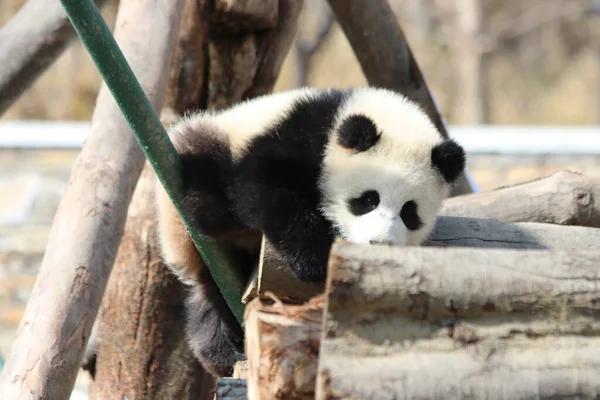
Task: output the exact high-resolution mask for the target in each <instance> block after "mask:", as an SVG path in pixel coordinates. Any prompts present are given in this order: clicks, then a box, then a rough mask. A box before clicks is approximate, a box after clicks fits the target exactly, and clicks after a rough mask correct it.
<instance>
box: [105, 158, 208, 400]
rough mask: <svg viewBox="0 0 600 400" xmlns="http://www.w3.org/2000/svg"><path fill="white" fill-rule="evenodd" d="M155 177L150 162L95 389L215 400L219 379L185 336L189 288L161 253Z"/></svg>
mask: <svg viewBox="0 0 600 400" xmlns="http://www.w3.org/2000/svg"><path fill="white" fill-rule="evenodd" d="M155 179H156V178H155V175H154V172H153V171H152V168H151V167H150V165H149V164H148V163H146V166H145V167H144V170H143V172H142V176H141V177H140V180H139V182H138V184H137V187H136V190H135V193H134V195H133V199H132V202H131V206H130V207H129V212H128V216H127V222H126V224H125V232H124V235H123V239H122V240H121V245H120V247H119V252H118V254H117V258H116V261H115V266H114V268H113V271H112V274H111V276H110V280H109V282H108V286H107V289H106V293H105V295H104V298H103V302H102V307H101V309H100V314H99V316H98V334H99V337H100V338H101V339H102V340H101V342H100V344H99V346H98V349H97V352H96V354H97V356H96V357H97V359H96V375H95V391H96V393H97V396H98V398H100V399H106V400H110V399H122V398H130V399H178V400H185V399H189V400H203V399H204V400H210V399H212V398H213V395H212V391H213V389H214V383H215V382H214V379H213V378H212V377H211V376H210V375H209V374H208V373H207V372H206V371H205V370H204V369H203V368H202V367H201V365H200V363H199V362H198V361H197V360H196V359H195V358H194V356H193V354H192V352H191V350H190V348H189V346H188V344H187V340H186V337H185V324H184V322H185V315H184V312H183V307H184V301H185V300H184V299H185V293H186V292H185V289H184V287H183V286H182V284H181V283H180V282H179V281H178V280H177V278H176V277H175V276H174V275H173V274H172V273H171V272H170V271H169V269H168V267H167V266H166V265H165V264H164V263H162V260H161V258H160V253H159V248H158V243H157V234H156V221H155V215H154V204H153V197H152V190H153V188H154V181H155ZM123 366H127V367H126V368H123Z"/></svg>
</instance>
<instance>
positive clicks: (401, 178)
mask: <svg viewBox="0 0 600 400" xmlns="http://www.w3.org/2000/svg"><path fill="white" fill-rule="evenodd" d="M333 129H334V132H333V134H332V135H331V139H330V141H329V143H328V145H327V148H326V151H325V155H324V160H323V174H322V175H321V179H320V182H319V184H320V189H321V192H322V193H323V203H322V211H323V213H324V215H325V217H326V218H327V219H329V220H330V221H331V223H332V224H333V226H334V228H335V229H336V231H337V232H338V234H339V235H340V236H341V237H342V238H344V239H345V240H348V241H350V242H354V243H364V244H369V243H371V244H391V245H418V244H420V243H421V242H422V241H423V240H424V239H425V238H426V237H427V235H428V234H429V232H430V231H431V229H432V228H433V225H434V223H435V219H436V216H437V213H438V211H439V209H440V207H441V205H442V202H443V200H444V199H445V198H446V197H447V196H448V194H449V190H450V186H451V185H452V183H454V181H455V180H456V179H457V178H458V176H459V175H460V174H461V173H462V171H463V169H464V167H465V154H464V151H463V149H462V147H461V146H460V145H458V144H457V143H456V142H454V141H453V140H449V139H443V138H442V137H441V135H440V134H439V132H438V131H437V129H436V128H435V126H434V125H433V123H432V122H431V120H429V118H428V117H427V115H426V114H425V113H424V112H423V111H422V110H421V109H420V108H419V107H418V106H417V105H416V104H415V103H412V102H410V101H408V100H407V99H406V98H404V97H402V96H400V95H398V94H396V93H393V92H391V91H387V90H383V89H373V88H368V89H363V90H362V91H358V92H357V93H355V94H353V95H352V96H351V97H350V99H349V100H348V101H347V103H346V104H345V105H344V107H343V108H342V110H341V111H340V112H339V114H338V116H337V119H336V123H335V126H334V128H333Z"/></svg>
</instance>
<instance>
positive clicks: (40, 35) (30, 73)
mask: <svg viewBox="0 0 600 400" xmlns="http://www.w3.org/2000/svg"><path fill="white" fill-rule="evenodd" d="M94 2H95V3H96V5H97V6H98V8H102V7H103V6H104V5H105V4H106V3H107V1H106V0H95V1H94ZM74 36H75V31H74V30H73V27H72V26H71V23H70V22H69V19H68V18H67V14H66V13H65V10H64V9H63V7H62V5H61V4H60V2H59V1H48V0H28V1H27V2H26V3H25V4H23V6H22V7H21V8H20V9H19V11H18V12H17V13H16V14H15V15H14V16H13V17H12V18H11V19H10V21H8V23H7V24H6V25H5V26H4V27H3V28H2V30H0V60H4V61H3V62H2V68H0V115H2V114H3V113H4V112H5V111H6V110H7V109H8V108H9V107H10V106H11V105H12V104H13V103H14V102H15V101H16V100H17V99H18V98H19V97H20V96H21V94H22V93H23V92H25V91H26V90H27V89H29V88H30V87H31V85H32V84H33V83H34V82H35V81H36V79H37V78H38V77H39V76H40V75H41V74H42V73H43V72H44V71H45V70H46V69H47V68H48V67H49V66H50V65H52V64H53V63H54V61H56V59H57V58H58V56H60V55H61V54H62V52H63V51H64V50H65V48H66V47H67V46H68V44H69V43H70V41H71V39H72V38H73V37H74Z"/></svg>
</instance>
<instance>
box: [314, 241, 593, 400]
mask: <svg viewBox="0 0 600 400" xmlns="http://www.w3.org/2000/svg"><path fill="white" fill-rule="evenodd" d="M599 257H600V252H598V251H584V252H559V251H538V250H505V249H485V250H484V249H465V248H448V249H440V248H424V247H413V248H390V247H380V248H378V249H377V250H376V251H374V250H373V249H372V248H368V247H367V246H360V245H349V244H347V243H341V242H337V243H336V244H335V245H334V249H333V250H332V256H331V263H330V276H329V280H328V299H327V309H326V313H325V317H324V318H325V322H324V326H323V341H322V343H321V348H320V361H319V371H318V378H317V386H316V398H317V399H333V398H335V399H338V398H396V399H413V398H422V399H459V398H465V397H470V398H486V399H504V398H510V399H528V398H541V399H550V398H552V399H554V398H595V397H596V396H597V393H598V392H599V391H600V381H598V379H597V376H598V374H599V373H600V361H599V360H600V335H599V333H598V332H600V322H599V320H598V318H597V314H598V305H597V299H598V298H599V296H600V272H599V271H598V267H597V264H598V261H597V260H598V259H599Z"/></svg>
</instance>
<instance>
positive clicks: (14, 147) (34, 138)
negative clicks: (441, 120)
mask: <svg viewBox="0 0 600 400" xmlns="http://www.w3.org/2000/svg"><path fill="white" fill-rule="evenodd" d="M389 1H390V3H391V5H392V8H393V9H394V11H395V13H396V15H397V18H398V21H399V23H400V26H401V28H402V29H403V30H404V33H405V35H406V36H407V38H408V42H409V44H410V46H411V48H412V51H413V53H414V55H415V57H416V59H417V61H418V63H419V65H420V68H421V70H422V72H423V74H424V76H425V78H426V80H427V82H428V85H429V87H430V89H431V91H432V92H433V95H434V96H435V98H436V99H437V102H438V104H439V108H440V110H441V112H442V114H443V115H444V117H445V118H446V121H447V123H448V124H449V127H450V134H451V135H452V136H454V137H455V138H456V139H457V140H458V141H459V142H461V143H462V144H463V145H464V146H465V148H466V150H467V153H468V167H469V169H470V172H471V174H472V176H473V178H474V179H475V181H476V182H477V184H478V186H479V187H480V189H481V190H489V189H493V188H497V187H500V186H505V185H510V184H514V183H519V182H524V181H529V180H532V179H535V178H538V177H542V176H547V175H550V174H552V173H553V172H556V171H558V170H561V169H570V170H573V171H578V172H582V173H585V174H588V175H590V176H596V177H598V176H600V159H599V158H598V156H597V154H598V152H600V130H599V129H598V126H597V125H598V124H599V123H600V40H599V39H600V36H599V35H600V1H599V0H528V1H522V0H504V1H494V0H418V1H415V0H389ZM23 3H24V0H0V29H1V27H2V26H3V25H4V24H5V23H6V22H7V21H8V20H9V19H10V18H11V17H12V16H13V15H14V13H15V12H16V11H17V10H18V9H19V8H20V7H21V6H22V5H23ZM117 7H118V1H116V0H112V1H110V2H109V3H108V5H107V6H105V7H104V9H103V15H104V17H105V18H106V21H107V22H108V25H109V27H111V28H112V26H113V23H114V19H115V16H116V11H117ZM2 62H6V60H3V61H0V66H1V64H2ZM100 81H101V78H100V74H99V73H98V71H97V70H96V67H95V66H94V64H93V62H92V61H91V58H90V57H89V55H88V54H87V52H86V50H85V49H84V48H83V46H82V45H81V44H80V43H79V42H78V40H75V41H74V42H73V43H72V44H71V46H70V47H69V48H68V50H67V51H66V52H65V53H64V54H63V55H62V56H61V57H60V58H59V59H58V61H57V62H56V63H55V64H54V65H53V66H52V67H51V68H49V69H48V70H47V71H46V72H45V73H44V74H43V75H42V76H41V77H40V79H38V80H37V82H36V83H35V84H34V85H33V87H32V88H31V89H30V90H28V91H27V92H26V93H24V94H23V96H22V97H21V98H20V99H19V100H18V101H17V102H16V103H14V104H13V106H12V107H11V108H10V109H9V110H8V111H7V112H6V113H4V114H3V115H2V116H0V357H6V354H7V353H8V351H9V349H10V345H11V342H12V338H13V337H14V333H15V331H16V328H17V325H18V323H19V320H20V318H21V315H22V312H23V310H24V307H25V305H26V302H27V299H28V294H29V291H30V289H31V287H32V285H33V282H34V280H35V274H36V272H37V268H38V266H39V264H40V262H41V258H42V256H43V253H44V250H45V246H46V240H47V235H48V232H49V229H50V226H51V223H52V218H53V215H54V212H55V210H56V207H57V205H58V203H59V201H60V198H61V195H62V192H63V190H64V187H65V184H66V181H67V179H68V176H69V172H70V168H71V166H72V163H73V161H74V160H75V157H76V156H77V154H78V151H79V148H80V145H81V143H82V142H83V140H84V138H85V136H86V135H87V131H88V122H89V120H90V118H91V115H92V112H93V109H94V105H95V100H96V94H97V91H98V88H99V85H100ZM301 85H309V86H316V87H351V86H352V87H353V86H365V85H366V80H365V78H364V77H363V74H362V72H361V69H360V66H359V64H358V62H357V60H356V58H355V56H354V54H353V52H352V49H351V48H350V45H349V44H348V41H347V40H346V38H345V37H344V35H343V33H342V31H341V30H340V27H339V26H338V24H337V23H336V22H335V21H334V20H333V19H332V16H331V13H330V10H329V8H328V6H327V4H326V2H325V1H323V0H305V7H304V10H303V14H302V16H301V20H300V26H299V31H298V35H297V37H296V40H295V43H294V46H293V47H292V49H291V50H290V53H289V55H288V57H287V59H286V61H285V64H284V66H283V70H282V72H281V75H280V77H279V80H278V82H277V85H276V89H275V90H276V91H280V90H285V89H289V88H293V87H296V86H301ZM0 368H2V360H1V359H0ZM82 379H84V378H82ZM78 393H79V392H75V393H74V396H79V394H78ZM82 396H83V395H82Z"/></svg>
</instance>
